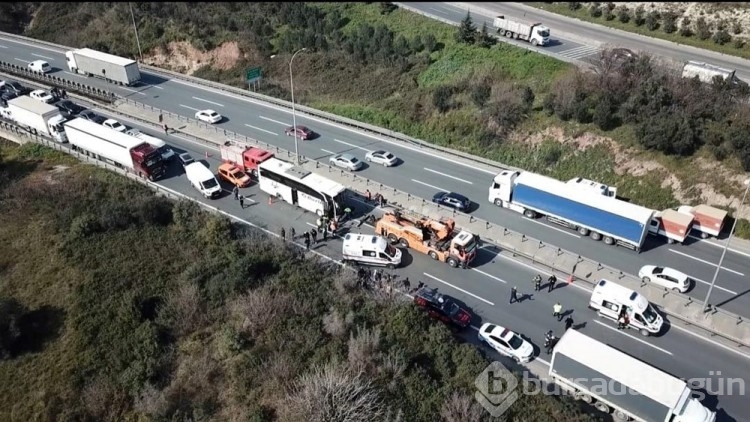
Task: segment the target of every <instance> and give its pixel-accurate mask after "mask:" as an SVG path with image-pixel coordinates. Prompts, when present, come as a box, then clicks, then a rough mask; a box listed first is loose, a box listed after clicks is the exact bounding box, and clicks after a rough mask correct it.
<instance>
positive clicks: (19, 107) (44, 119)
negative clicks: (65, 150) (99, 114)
mask: <svg viewBox="0 0 750 422" xmlns="http://www.w3.org/2000/svg"><path fill="white" fill-rule="evenodd" d="M7 115H8V116H9V117H10V119H11V120H12V121H14V122H15V123H16V124H17V125H19V126H21V127H23V128H26V129H28V130H29V131H30V132H32V133H38V134H41V135H45V136H48V137H50V138H52V139H54V140H55V141H57V142H60V143H65V142H67V141H68V137H67V136H66V135H65V128H64V127H63V123H64V122H65V120H66V119H65V118H64V117H63V115H62V114H61V113H60V110H58V109H57V107H55V106H53V105H50V104H47V103H43V102H41V101H39V100H35V99H33V98H31V97H29V96H28V95H22V96H20V97H16V98H14V99H12V100H9V101H8V108H7Z"/></svg>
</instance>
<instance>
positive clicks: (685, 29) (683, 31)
mask: <svg viewBox="0 0 750 422" xmlns="http://www.w3.org/2000/svg"><path fill="white" fill-rule="evenodd" d="M680 35H681V36H683V37H690V36H692V35H693V30H692V29H691V28H690V18H689V17H687V16H685V17H684V18H682V24H681V25H680Z"/></svg>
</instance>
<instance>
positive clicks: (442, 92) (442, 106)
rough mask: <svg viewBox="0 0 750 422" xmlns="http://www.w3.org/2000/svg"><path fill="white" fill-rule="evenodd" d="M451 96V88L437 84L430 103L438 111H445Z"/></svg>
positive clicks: (449, 106)
mask: <svg viewBox="0 0 750 422" xmlns="http://www.w3.org/2000/svg"><path fill="white" fill-rule="evenodd" d="M452 96H453V89H451V87H448V86H439V87H437V89H436V90H435V91H434V92H433V93H432V104H433V105H435V108H437V110H438V111H439V112H440V113H445V112H446V111H448V110H450V108H451V97H452Z"/></svg>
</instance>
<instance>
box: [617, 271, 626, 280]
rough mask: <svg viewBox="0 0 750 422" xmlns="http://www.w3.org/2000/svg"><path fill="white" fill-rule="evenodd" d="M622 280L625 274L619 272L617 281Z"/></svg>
mask: <svg viewBox="0 0 750 422" xmlns="http://www.w3.org/2000/svg"><path fill="white" fill-rule="evenodd" d="M623 278H625V273H623V272H622V270H620V276H619V277H617V279H618V280H622V279H623Z"/></svg>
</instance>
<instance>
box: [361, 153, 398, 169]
mask: <svg viewBox="0 0 750 422" xmlns="http://www.w3.org/2000/svg"><path fill="white" fill-rule="evenodd" d="M365 160H366V161H367V162H370V163H375V164H382V165H384V166H386V167H391V166H395V165H396V163H398V158H396V156H395V155H393V153H390V152H388V151H383V150H382V149H381V150H377V151H370V152H368V153H367V155H365Z"/></svg>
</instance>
